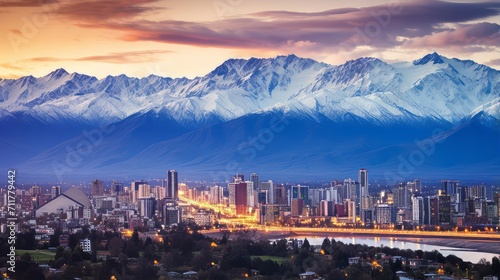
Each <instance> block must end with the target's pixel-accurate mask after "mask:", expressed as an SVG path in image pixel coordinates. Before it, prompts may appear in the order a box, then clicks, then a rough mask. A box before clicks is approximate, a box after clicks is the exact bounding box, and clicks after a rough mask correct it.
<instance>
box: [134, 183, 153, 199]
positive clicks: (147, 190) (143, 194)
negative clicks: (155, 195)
mask: <svg viewBox="0 0 500 280" xmlns="http://www.w3.org/2000/svg"><path fill="white" fill-rule="evenodd" d="M149 197H151V186H150V185H149V184H139V190H138V191H137V198H139V199H141V198H149Z"/></svg>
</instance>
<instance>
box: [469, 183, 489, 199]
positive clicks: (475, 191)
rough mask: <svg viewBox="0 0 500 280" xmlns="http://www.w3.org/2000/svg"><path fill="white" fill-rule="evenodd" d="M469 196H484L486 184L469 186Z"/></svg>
mask: <svg viewBox="0 0 500 280" xmlns="http://www.w3.org/2000/svg"><path fill="white" fill-rule="evenodd" d="M469 198H486V186H484V185H481V186H471V187H469Z"/></svg>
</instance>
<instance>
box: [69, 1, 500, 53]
mask: <svg viewBox="0 0 500 280" xmlns="http://www.w3.org/2000/svg"><path fill="white" fill-rule="evenodd" d="M92 2H93V1H92ZM144 2H146V1H144ZM74 5H77V4H74ZM96 5H97V4H96ZM137 7H138V8H141V7H142V6H140V5H139V6H137ZM499 9H500V3H496V2H480V3H453V2H444V1H430V0H413V1H405V2H392V3H390V4H387V5H377V6H370V7H365V8H359V9H356V8H344V9H333V10H326V11H322V12H316V13H301V12H289V11H264V12H259V13H252V14H246V15H241V16H239V17H237V18H236V17H232V18H223V19H219V20H214V21H205V22H195V21H178V20H163V21H150V20H146V19H143V18H140V19H134V20H128V21H123V22H116V21H111V20H104V21H100V22H98V23H96V22H94V21H86V22H80V23H78V25H79V26H81V27H85V28H103V29H111V30H115V31H118V32H117V36H119V38H120V39H122V40H125V41H154V42H163V43H171V44H180V45H190V46H199V47H219V48H237V49H262V50H269V49H287V48H291V47H294V46H297V47H300V48H309V49H310V50H311V51H315V50H330V51H334V50H339V49H344V50H349V49H350V48H352V49H354V48H356V47H362V46H369V47H372V48H391V47H397V46H403V47H405V46H410V47H411V46H412V44H415V45H418V44H425V42H430V43H432V44H436V45H439V46H440V45H442V44H443V43H444V42H445V40H446V39H447V38H448V39H452V40H453V43H454V44H473V45H478V44H484V45H486V46H497V45H498V41H497V39H496V36H498V35H496V36H495V35H493V34H492V31H494V30H495V28H497V27H498V25H496V24H486V23H483V24H473V25H472V24H469V25H466V24H465V22H469V21H477V20H480V19H484V18H487V17H490V16H497V15H498V10H499ZM61 10H62V11H64V8H62V9H61ZM72 10H74V14H73V12H71V13H68V12H67V10H66V11H65V12H63V13H65V14H67V15H68V14H70V15H74V16H76V15H79V13H80V14H83V16H85V15H86V14H87V12H78V11H77V10H78V9H76V8H75V9H72ZM117 10H118V11H117V13H118V14H119V13H120V12H123V13H125V14H126V15H128V16H132V15H138V14H140V13H142V12H144V11H142V10H141V9H139V10H137V11H135V10H134V9H132V10H131V11H128V10H126V9H125V10H124V11H121V10H120V9H117ZM92 11H94V10H93V9H92V10H91V11H90V10H89V12H88V13H89V14H91V13H92ZM89 16H90V17H94V16H93V15H89ZM96 17H97V16H96ZM102 18H103V19H107V16H106V15H102ZM476 31H480V32H476ZM468 34H472V35H473V36H471V37H470V39H466V38H465V37H464V36H467V35H468ZM401 38H404V39H403V40H401Z"/></svg>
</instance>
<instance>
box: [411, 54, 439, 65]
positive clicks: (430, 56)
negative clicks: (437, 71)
mask: <svg viewBox="0 0 500 280" xmlns="http://www.w3.org/2000/svg"><path fill="white" fill-rule="evenodd" d="M429 62H432V64H443V63H445V62H444V60H443V57H442V56H440V55H439V54H438V53H437V52H433V53H430V54H428V55H426V56H424V57H422V58H420V59H417V60H415V61H413V65H424V64H427V63H429Z"/></svg>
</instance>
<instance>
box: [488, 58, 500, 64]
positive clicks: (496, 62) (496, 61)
mask: <svg viewBox="0 0 500 280" xmlns="http://www.w3.org/2000/svg"><path fill="white" fill-rule="evenodd" d="M486 64H488V65H497V66H500V58H497V59H492V60H490V61H489V62H487V63H486Z"/></svg>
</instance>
